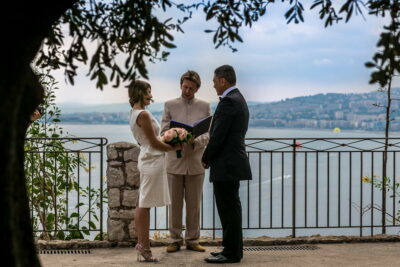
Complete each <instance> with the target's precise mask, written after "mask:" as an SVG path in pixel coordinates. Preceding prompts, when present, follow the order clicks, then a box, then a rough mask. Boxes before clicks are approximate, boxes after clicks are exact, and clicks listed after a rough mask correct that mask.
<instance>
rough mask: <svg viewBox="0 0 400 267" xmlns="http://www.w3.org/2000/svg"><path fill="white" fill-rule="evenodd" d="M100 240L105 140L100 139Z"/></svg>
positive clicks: (101, 237) (101, 231) (101, 232)
mask: <svg viewBox="0 0 400 267" xmlns="http://www.w3.org/2000/svg"><path fill="white" fill-rule="evenodd" d="M100 240H103V138H100Z"/></svg>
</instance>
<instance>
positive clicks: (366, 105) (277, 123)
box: [250, 88, 400, 131]
mask: <svg viewBox="0 0 400 267" xmlns="http://www.w3.org/2000/svg"><path fill="white" fill-rule="evenodd" d="M393 91H394V92H395V93H394V96H393V97H394V98H399V97H400V92H399V91H400V88H396V89H394V90H393ZM385 97H386V96H385V94H384V93H380V92H371V93H364V94H334V93H329V94H317V95H312V96H302V97H296V98H290V99H285V100H282V101H279V102H273V103H265V104H260V105H255V106H252V107H251V108H250V126H253V127H289V128H290V127H293V128H319V129H332V128H335V127H339V128H342V129H360V130H378V131H379V130H382V129H383V127H384V124H385V113H384V109H383V108H379V107H376V106H374V104H381V105H382V104H385V103H386V102H385ZM399 104H400V103H399V101H394V102H393V106H392V109H393V110H394V112H393V114H392V116H394V118H395V120H394V121H393V122H392V126H391V129H392V130H400V105H399Z"/></svg>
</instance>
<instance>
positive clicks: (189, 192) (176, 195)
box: [168, 173, 204, 244]
mask: <svg viewBox="0 0 400 267" xmlns="http://www.w3.org/2000/svg"><path fill="white" fill-rule="evenodd" d="M203 182H204V174H199V175H178V174H170V173H169V174H168V185H169V192H170V195H171V205H170V206H169V232H170V234H171V239H172V242H171V243H179V244H183V238H182V209H183V199H185V204H186V232H185V243H186V244H197V243H198V240H199V237H200V206H201V194H202V191H203Z"/></svg>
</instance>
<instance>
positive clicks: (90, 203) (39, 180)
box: [25, 137, 107, 240]
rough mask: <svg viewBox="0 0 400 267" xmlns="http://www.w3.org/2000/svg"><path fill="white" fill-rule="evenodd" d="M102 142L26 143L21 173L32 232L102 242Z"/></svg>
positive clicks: (33, 140) (47, 140)
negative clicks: (27, 200)
mask: <svg viewBox="0 0 400 267" xmlns="http://www.w3.org/2000/svg"><path fill="white" fill-rule="evenodd" d="M106 144H107V139H106V138H102V137H93V138H27V139H26V142H25V173H26V179H27V190H28V194H29V204H30V210H31V217H32V221H33V225H34V232H35V234H39V235H41V236H42V237H43V236H46V235H47V236H48V235H52V236H53V237H54V238H57V239H72V238H84V236H85V238H87V237H92V238H96V239H100V240H102V239H103V232H104V229H103V221H104V218H103V217H104V209H103V204H104V202H105V199H106V195H104V192H105V190H104V186H103V183H104V180H103V171H104V170H103V161H104V158H103V155H104V146H105V145H106ZM95 233H98V234H97V236H93V234H95Z"/></svg>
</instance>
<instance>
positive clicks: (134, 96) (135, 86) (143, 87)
mask: <svg viewBox="0 0 400 267" xmlns="http://www.w3.org/2000/svg"><path fill="white" fill-rule="evenodd" d="M149 88H151V86H150V84H149V83H148V82H145V81H141V80H136V81H134V82H133V83H131V84H130V85H129V86H128V94H129V104H130V105H131V107H133V105H134V104H135V103H137V102H139V103H140V104H141V105H143V103H144V97H145V96H146V95H147V89H149Z"/></svg>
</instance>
